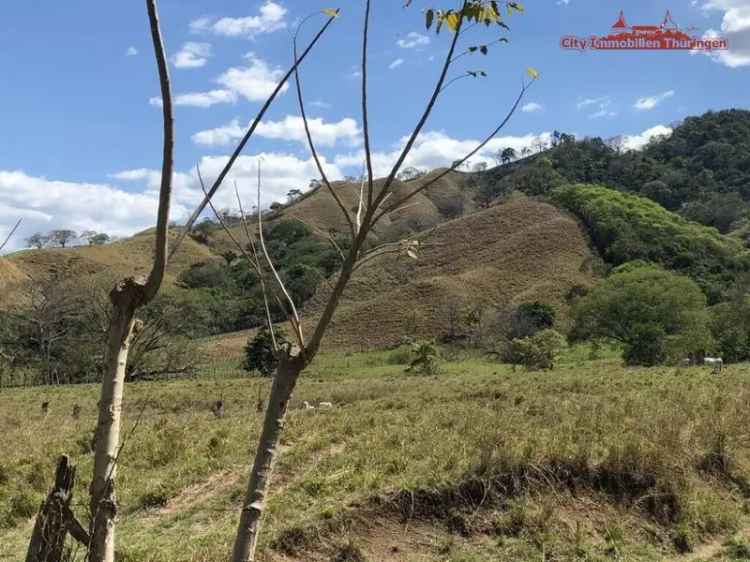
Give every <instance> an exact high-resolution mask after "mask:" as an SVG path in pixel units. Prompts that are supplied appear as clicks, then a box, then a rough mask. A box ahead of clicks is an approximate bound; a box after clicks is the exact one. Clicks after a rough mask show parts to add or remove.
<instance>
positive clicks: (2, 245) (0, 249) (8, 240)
mask: <svg viewBox="0 0 750 562" xmlns="http://www.w3.org/2000/svg"><path fill="white" fill-rule="evenodd" d="M22 222H23V219H18V222H17V223H16V226H14V227H13V228H11V229H10V234H8V236H6V237H5V240H4V241H3V243H2V244H0V252H2V251H3V248H5V246H7V245H8V242H10V239H11V238H12V237H13V235H14V234H15V233H16V230H18V227H19V226H21V223H22Z"/></svg>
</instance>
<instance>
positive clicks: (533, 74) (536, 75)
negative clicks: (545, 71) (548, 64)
mask: <svg viewBox="0 0 750 562" xmlns="http://www.w3.org/2000/svg"><path fill="white" fill-rule="evenodd" d="M526 74H528V75H529V76H531V79H532V80H536V79H537V78H539V71H538V70H537V69H536V68H531V67H529V68H527V69H526Z"/></svg>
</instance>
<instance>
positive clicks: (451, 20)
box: [445, 12, 458, 31]
mask: <svg viewBox="0 0 750 562" xmlns="http://www.w3.org/2000/svg"><path fill="white" fill-rule="evenodd" d="M445 23H446V24H447V25H448V29H450V30H451V31H456V30H457V29H458V14H454V13H453V12H451V13H450V14H448V15H447V16H445Z"/></svg>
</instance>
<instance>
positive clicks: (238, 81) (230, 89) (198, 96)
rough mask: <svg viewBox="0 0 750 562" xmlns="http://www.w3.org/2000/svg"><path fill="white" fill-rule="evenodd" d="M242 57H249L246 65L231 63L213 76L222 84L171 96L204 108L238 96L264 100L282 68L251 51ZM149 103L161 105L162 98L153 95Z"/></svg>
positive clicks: (235, 98) (175, 101)
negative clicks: (204, 90)
mask: <svg viewBox="0 0 750 562" xmlns="http://www.w3.org/2000/svg"><path fill="white" fill-rule="evenodd" d="M245 59H247V60H248V61H249V62H248V64H247V65H246V66H235V67H231V68H229V69H228V70H226V71H225V72H223V73H222V74H221V75H220V76H219V77H217V78H216V79H215V82H216V83H217V84H219V85H220V86H223V88H219V89H215V90H210V91H207V92H188V93H184V94H178V95H176V96H175V98H174V103H175V105H184V106H192V107H204V108H205V107H211V106H212V105H217V104H221V103H235V102H237V100H238V99H239V98H240V97H243V98H245V99H246V100H248V101H264V100H265V99H266V98H267V97H268V96H270V95H271V93H272V92H273V91H274V89H275V88H276V85H277V84H278V83H279V80H281V78H282V77H283V76H284V71H283V70H282V69H280V68H278V67H271V66H270V65H269V64H268V63H267V62H266V61H264V60H262V59H260V58H258V57H256V56H255V55H254V54H253V53H248V54H246V55H245ZM288 89H289V85H288V84H284V86H283V87H282V88H281V93H284V92H286V91H287V90H288ZM149 103H150V104H151V105H155V106H159V107H161V105H162V100H161V98H159V97H153V98H151V99H149Z"/></svg>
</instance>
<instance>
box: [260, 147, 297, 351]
mask: <svg viewBox="0 0 750 562" xmlns="http://www.w3.org/2000/svg"><path fill="white" fill-rule="evenodd" d="M260 192H261V161H260V159H259V160H258V238H259V240H260V247H261V249H262V250H263V256H265V258H266V263H267V264H268V267H269V269H270V270H271V273H273V276H274V278H275V279H276V283H277V285H278V287H279V289H280V290H281V292H282V293H283V294H284V297H285V298H286V301H287V302H288V303H289V308H290V309H291V312H292V314H291V317H290V321H291V322H292V327H293V328H294V331H295V335H296V336H297V340H298V343H299V346H300V349H301V350H304V349H305V339H304V337H303V335H302V326H301V325H300V320H299V314H298V313H297V307H296V306H295V304H294V299H292V297H291V296H290V295H289V292H288V291H287V290H286V287H285V286H284V282H283V281H282V280H281V276H280V275H279V273H278V272H277V271H276V267H274V265H273V260H271V256H270V255H269V254H268V249H267V248H266V242H265V240H264V237H263V218H262V217H263V213H262V212H261V200H260Z"/></svg>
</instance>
